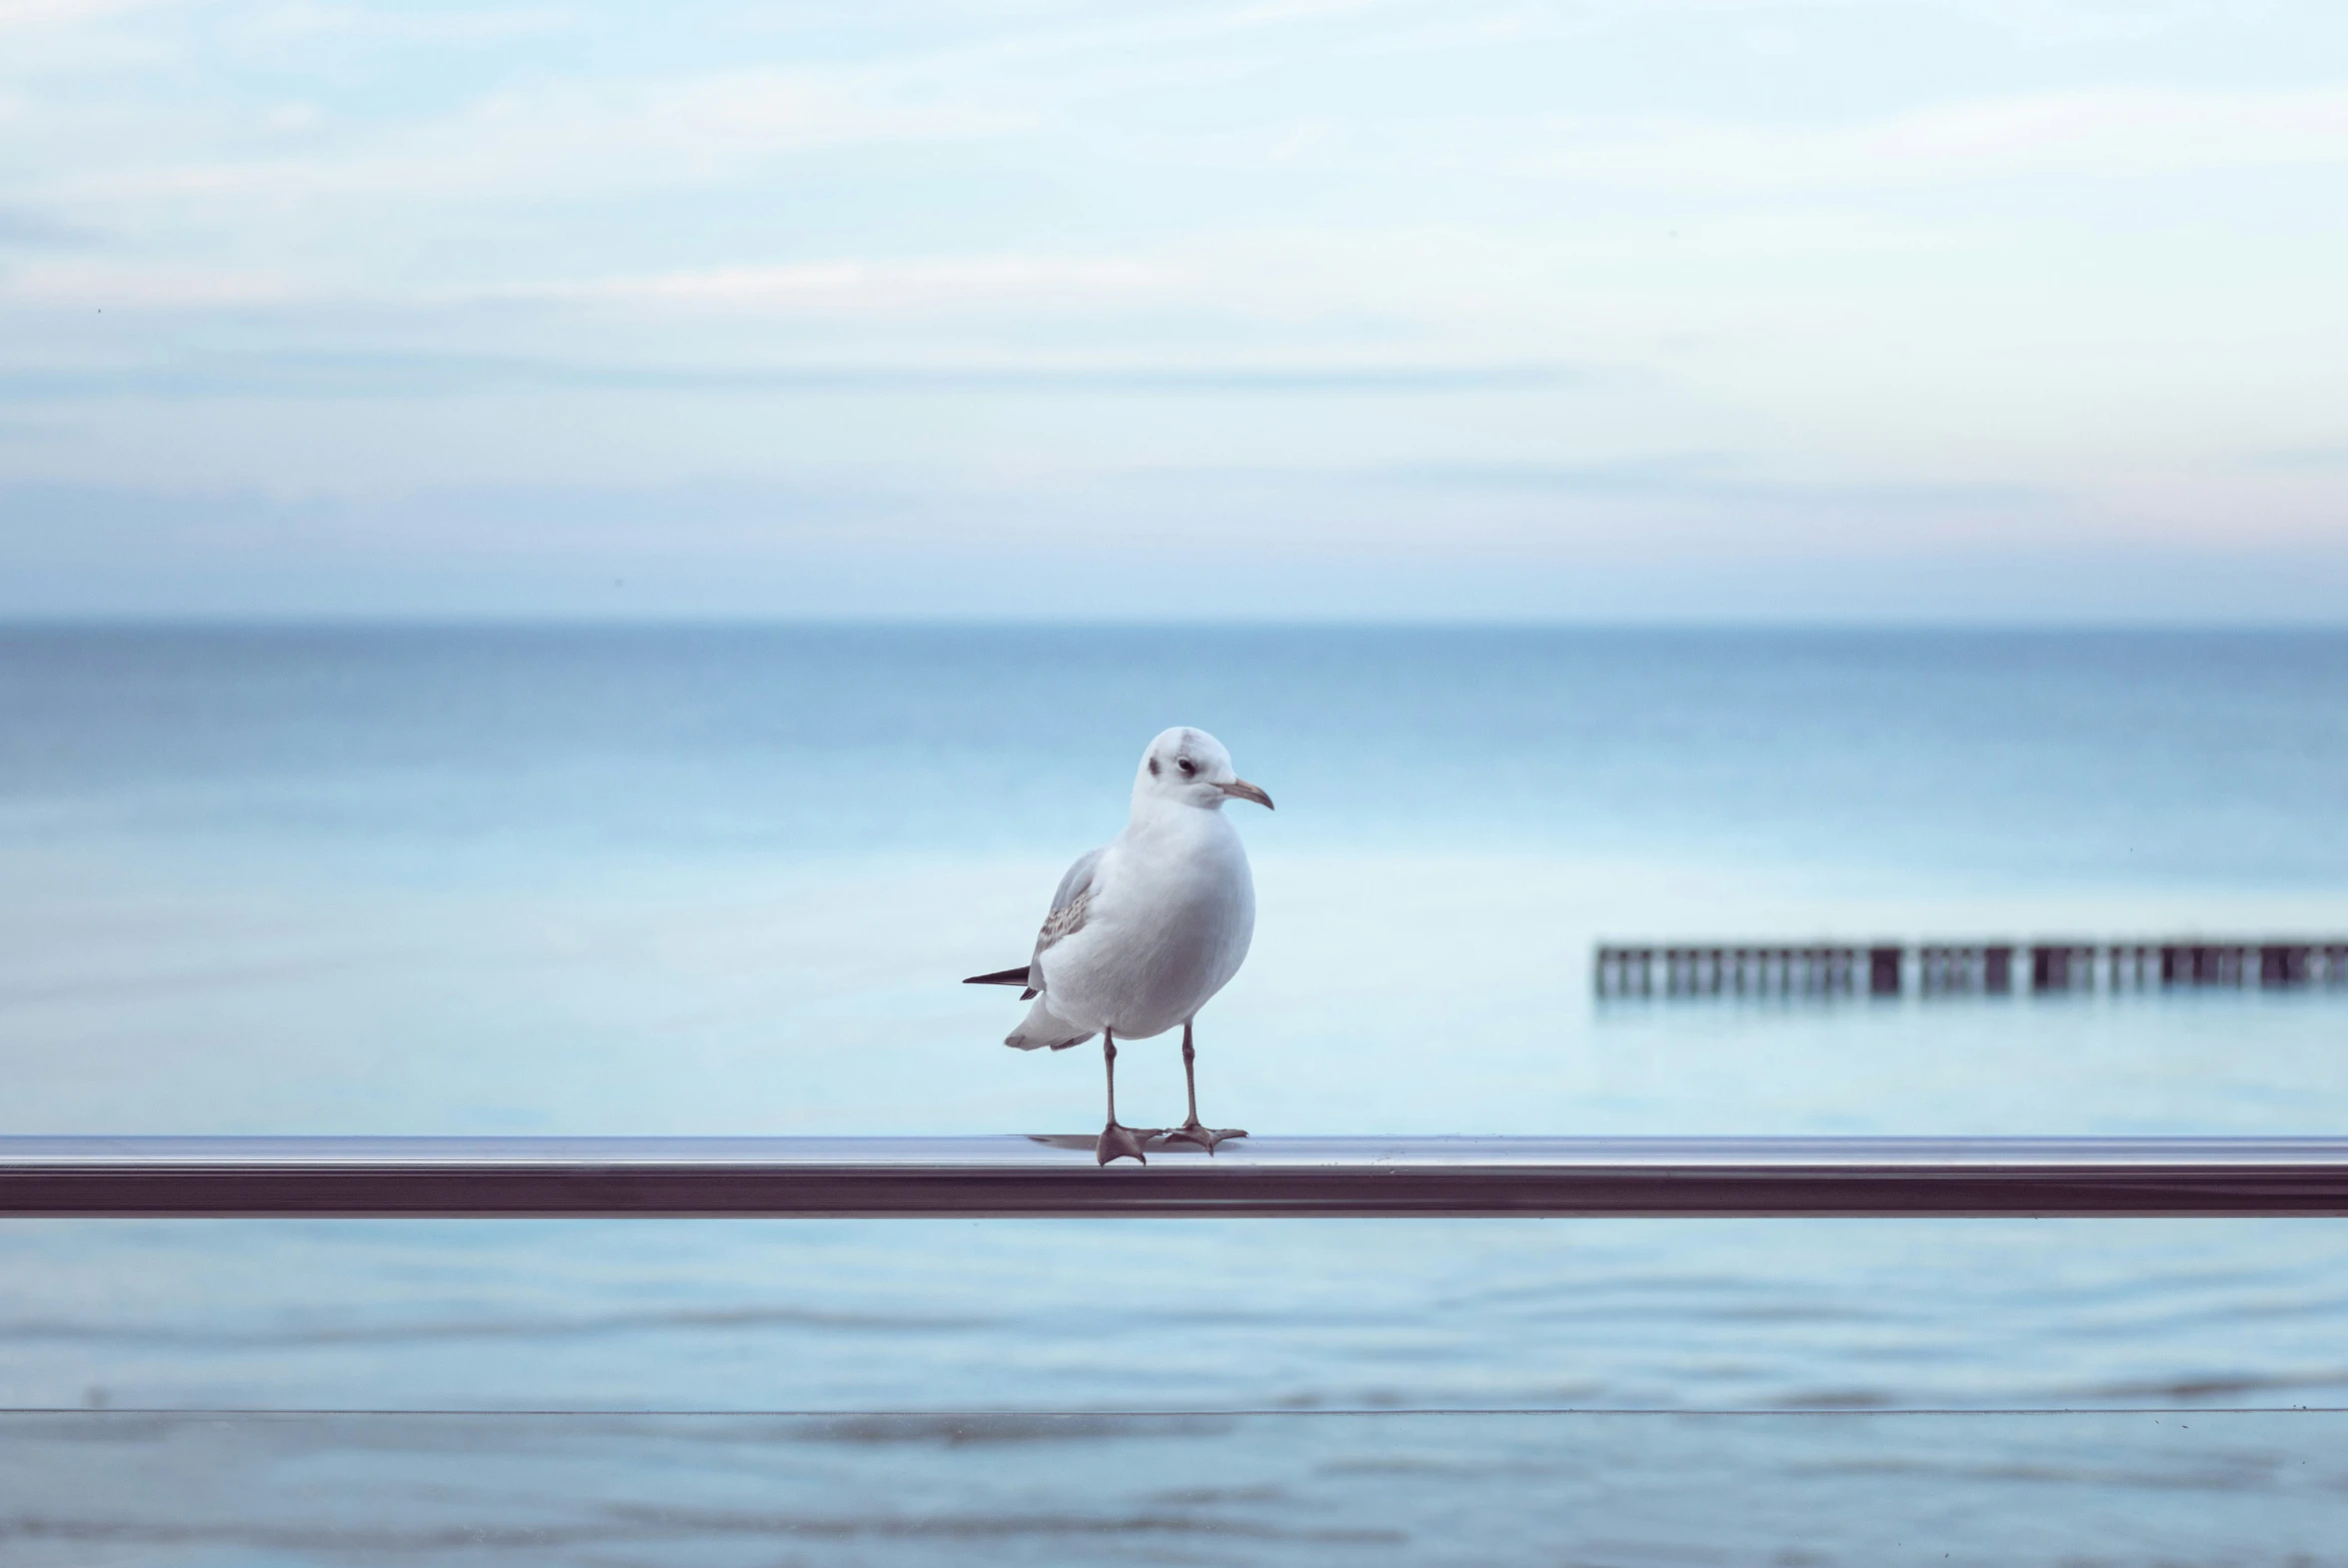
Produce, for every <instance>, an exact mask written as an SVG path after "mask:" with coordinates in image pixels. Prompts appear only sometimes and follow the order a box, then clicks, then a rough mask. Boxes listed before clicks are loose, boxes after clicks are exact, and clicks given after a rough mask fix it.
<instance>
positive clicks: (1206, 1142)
mask: <svg viewBox="0 0 2348 1568" xmlns="http://www.w3.org/2000/svg"><path fill="white" fill-rule="evenodd" d="M1246 1135H1247V1129H1246V1128H1245V1127H1202V1126H1200V1125H1199V1124H1198V1118H1197V1117H1195V1116H1192V1117H1191V1118H1190V1119H1189V1120H1188V1121H1185V1122H1183V1123H1182V1124H1181V1125H1180V1126H1178V1127H1176V1128H1174V1130H1173V1131H1172V1132H1169V1133H1167V1134H1166V1141H1167V1142H1169V1143H1195V1144H1197V1145H1198V1146H1199V1147H1200V1148H1202V1149H1204V1150H1205V1151H1206V1152H1207V1153H1209V1154H1211V1153H1213V1152H1214V1146H1215V1145H1216V1144H1217V1143H1224V1142H1228V1141H1229V1140H1230V1139H1232V1138H1243V1137H1245V1136H1246Z"/></svg>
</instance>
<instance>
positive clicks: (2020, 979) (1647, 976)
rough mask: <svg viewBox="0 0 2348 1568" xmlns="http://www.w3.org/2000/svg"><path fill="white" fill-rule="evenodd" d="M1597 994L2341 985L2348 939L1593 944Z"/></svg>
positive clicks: (2346, 982) (2347, 967)
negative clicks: (1596, 947) (1594, 947)
mask: <svg viewBox="0 0 2348 1568" xmlns="http://www.w3.org/2000/svg"><path fill="white" fill-rule="evenodd" d="M1594 977H1595V982H1596V986H1597V993H1598V994H1599V995H1600V996H1605V997H1615V996H1666V997H1669V996H1904V995H1910V994H1914V995H1923V996H1933V995H1963V994H1981V995H2007V994H2011V993H2013V992H2016V991H2027V992H2031V993H2036V994H2048V993H2056V992H2076V991H2146V990H2170V989H2195V988H2210V987H2224V988H2232V989H2264V990H2293V989H2299V988H2301V987H2306V986H2333V985H2337V986H2348V937H2330V938H2322V939H2314V940H2310V939H2306V938H2290V939H2283V940H2277V939H2272V938H2268V939H2262V940H2211V939H2209V938H2206V937H2191V938H2184V937H2180V938H2178V939H2175V940H2171V941H2147V940H2126V941H2080V940H2075V939H2062V940H2040V941H2029V942H2020V941H1976V942H1963V941H1957V942H1952V941H1938V942H1866V943H1849V942H1799V943H1786V942H1724V943H1703V944H1671V945H1657V946H1650V945H1645V944H1623V943H1614V942H1604V943H1600V944H1599V946H1598V949H1597V954H1596V960H1595V965H1594Z"/></svg>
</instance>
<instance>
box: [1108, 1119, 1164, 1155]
mask: <svg viewBox="0 0 2348 1568" xmlns="http://www.w3.org/2000/svg"><path fill="white" fill-rule="evenodd" d="M1161 1135H1162V1134H1161V1132H1160V1130H1159V1129H1158V1128H1156V1127H1129V1126H1126V1125H1125V1124H1123V1123H1122V1122H1116V1121H1113V1122H1111V1123H1110V1124H1109V1125H1108V1126H1106V1127H1103V1128H1102V1129H1101V1137H1100V1140H1099V1141H1098V1142H1096V1143H1095V1144H1094V1145H1093V1157H1094V1158H1095V1159H1097V1160H1099V1161H1100V1162H1101V1163H1102V1164H1104V1165H1106V1164H1108V1163H1109V1162H1110V1161H1111V1160H1113V1159H1122V1158H1124V1157H1125V1156H1126V1155H1129V1154H1131V1155H1132V1156H1133V1157H1134V1158H1136V1159H1138V1160H1140V1161H1141V1162H1142V1163H1143V1164H1145V1165H1147V1164H1149V1163H1150V1156H1149V1155H1147V1154H1145V1153H1143V1152H1142V1145H1143V1144H1145V1143H1147V1142H1149V1141H1150V1140H1151V1139H1152V1138H1155V1137H1159V1136H1161Z"/></svg>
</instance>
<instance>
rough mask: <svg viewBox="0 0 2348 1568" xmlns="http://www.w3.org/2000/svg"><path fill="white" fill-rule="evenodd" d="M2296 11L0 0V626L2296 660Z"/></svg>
mask: <svg viewBox="0 0 2348 1568" xmlns="http://www.w3.org/2000/svg"><path fill="white" fill-rule="evenodd" d="M2343 279H2348V7H2344V6H2341V5H2339V4H2338V3H2337V0H2323V3H2311V4H2295V3H2289V0H2276V3H2271V4H2262V3H2257V0H2233V3H2224V4H2218V3H2211V4H2197V3H2187V0H2166V3H2149V0H2143V3H2140V0H2105V3H2088V4H2065V3H2055V0H1874V3H1868V4H1839V5H1809V6H1787V5H1775V4H1741V3H1733V0H1705V3H1696V0H1687V3H1664V0H1656V3H1646V4H1634V3H1628V0H1587V3H1554V4H1549V3H1540V0H1303V3H1280V0H1271V3H1250V4H1228V3H1224V0H1195V3H1189V4H1159V3H1156V0H1127V3H1121V4H1114V5H1107V6H1103V5H1079V4H1074V3H1065V4H1064V3H1061V0H1015V3H1007V4H997V5H985V4H969V5H943V4H932V3H928V0H856V3H839V4H833V3H828V0H827V3H816V4H807V5H798V6H779V7H744V6H735V5H719V4H699V3H694V0H681V3H671V4H663V5H659V6H646V5H641V4H627V5H619V4H614V5H598V4H592V3H587V4H545V5H542V4H532V3H523V4H512V5H507V4H494V3H491V4H480V5H472V6H459V5H437V4H428V3H401V4H385V5H374V4H366V3H353V4H332V3H317V4H312V3H297V4H276V3H235V0H229V3H173V0H0V616H6V617H17V618H51V617H91V616H94V617H168V618H180V617H304V618H306V617H329V618H332V617H370V618H372V617H402V616H427V617H483V616H488V617H508V616H512V617H541V616H545V617H565V618H574V617H605V616H614V617H658V618H668V617H698V616H711V617H743V616H755V617H768V616H780V617H819V618H824V619H838V618H863V617H882V618H894V617H914V618H936V617H951V618H956V619H972V618H980V619H984V618H1005V619H1018V620H1028V621H1034V620H1047V621H1069V622H1096V621H1112V622H1117V621H1135V620H1155V621H1194V620H1212V619H1219V618H1243V619H1307V620H1314V619H1317V620H1332V619H1333V620H1386V619H1401V620H1464V621H1476V620H1505V621H1548V620H1560V621H1738V622H1752V621H1760V622H1768V621H1859V622H1876V621H1882V622H1895V623H1896V622H1935V621H1972V622H1980V621H1991V622H1995V621H2020V622H2048V621H2053V622H2088V623H2095V622H2119V623H2128V622H2150V623H2181V624H2197V623H2304V622H2310V621H2314V622H2340V621H2343V620H2348V287H2344V286H2343V282H2342V280H2343Z"/></svg>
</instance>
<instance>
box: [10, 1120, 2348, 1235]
mask: <svg viewBox="0 0 2348 1568" xmlns="http://www.w3.org/2000/svg"><path fill="white" fill-rule="evenodd" d="M1092 1146H1093V1139H1092V1137H1091V1135H1089V1134H1068V1135H1053V1136H1044V1135H1037V1136H1026V1137H1022V1136H1014V1135H999V1136H985V1137H945V1138H186V1137H14V1138H0V1215H14V1216H30V1215H46V1216H84V1217H102V1216H135V1215H148V1216H181V1217H201V1216H235V1215H247V1216H252V1215H273V1216H296V1215H301V1216H348V1217H369V1216H373V1217H383V1216H439V1217H484V1218H486V1217H497V1216H525V1215H539V1216H545V1215H576V1216H623V1215H645V1216H656V1215H666V1216H693V1215H736V1216H762V1215H764V1216H785V1215H799V1216H898V1217H915V1216H983V1215H998V1216H1046V1215H1129V1216H1148V1215H1192V1216H1195V1215H1257V1216H1278V1215H1293V1216H1314V1215H1318V1216H1340V1215H1353V1216H1403V1215H1454V1216H1503V1215H1516V1216H1557V1217H1564V1216H1601V1215H1715V1216H1769V1215H1781V1216H1789V1215H1845V1216H1861V1215H1911V1216H1950V1217H1954V1216H1967V1215H1973V1216H1989V1215H2039V1216H2057V1215H2068V1216H2088V1215H2102V1216H2122V1215H2136V1216H2154V1215H2232V1216H2251V1215H2348V1139H2342V1138H1507V1137H1490V1138H1478V1137H1406V1138H1404V1137H1397V1138H1374V1137H1354V1138H1282V1137H1263V1138H1248V1139H1245V1140H1243V1141H1239V1142H1233V1143H1226V1144H1224V1145H1223V1147H1222V1149H1221V1150H1220V1152H1218V1153H1216V1154H1214V1155H1212V1156H1209V1155H1206V1154H1204V1153H1202V1152H1200V1151H1198V1150H1196V1149H1193V1148H1188V1147H1173V1148H1168V1147H1160V1148H1154V1149H1153V1150H1152V1153H1151V1160H1150V1163H1149V1164H1148V1165H1147V1166H1142V1165H1136V1164H1133V1163H1132V1162H1130V1161H1120V1162H1118V1163H1117V1164H1114V1165H1111V1166H1108V1167H1106V1168H1105V1167H1102V1166H1099V1165H1097V1164H1096V1163H1095V1161H1094V1158H1093V1153H1092Z"/></svg>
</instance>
